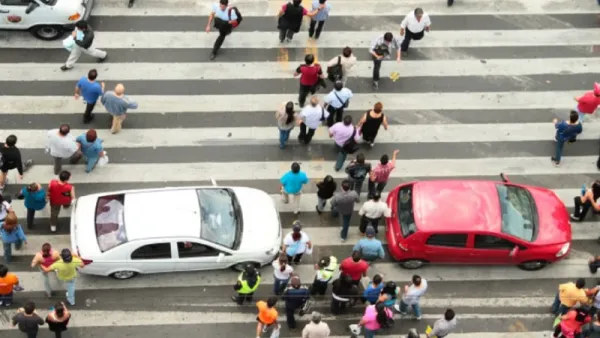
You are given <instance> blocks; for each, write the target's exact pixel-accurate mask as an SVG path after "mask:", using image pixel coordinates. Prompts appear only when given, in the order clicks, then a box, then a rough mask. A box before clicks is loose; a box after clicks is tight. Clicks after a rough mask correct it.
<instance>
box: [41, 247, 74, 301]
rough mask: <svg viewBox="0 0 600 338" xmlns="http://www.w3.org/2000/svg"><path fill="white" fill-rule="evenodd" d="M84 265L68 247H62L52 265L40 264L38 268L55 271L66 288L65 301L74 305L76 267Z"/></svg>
mask: <svg viewBox="0 0 600 338" xmlns="http://www.w3.org/2000/svg"><path fill="white" fill-rule="evenodd" d="M84 266H85V264H84V263H83V260H82V259H81V258H79V257H77V256H75V255H73V253H72V252H71V250H69V249H62V250H61V252H60V259H59V260H58V261H56V262H54V263H52V265H50V266H48V267H46V266H43V265H41V266H40V268H41V269H42V270H44V271H45V272H52V271H56V278H58V280H60V281H61V282H62V283H63V284H64V285H65V288H66V289H67V302H68V303H69V305H71V306H73V305H75V280H76V279H77V269H82V268H83V267H84Z"/></svg>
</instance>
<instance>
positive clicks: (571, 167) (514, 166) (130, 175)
mask: <svg viewBox="0 0 600 338" xmlns="http://www.w3.org/2000/svg"><path fill="white" fill-rule="evenodd" d="M109 156H110V153H109ZM398 158H399V159H398V160H397V161H396V169H395V170H394V171H393V172H392V173H391V177H393V178H403V177H419V178H421V179H426V178H428V177H456V178H460V177H465V176H470V177H477V176H497V175H498V174H500V173H501V172H504V173H505V174H507V175H509V176H510V175H574V174H590V173H592V172H594V171H595V170H596V168H595V163H596V160H597V156H578V157H569V156H565V157H564V160H563V161H562V163H561V166H560V167H558V168H557V167H554V166H553V165H551V163H550V159H549V158H547V157H545V156H544V157H503V158H478V159H455V160H449V159H437V160H430V159H427V160H426V159H423V160H402V154H399V155H398ZM299 162H300V165H301V168H302V170H303V171H305V172H306V174H307V175H308V178H309V179H310V180H312V182H311V183H309V184H314V182H315V180H319V179H322V178H323V177H325V176H326V175H332V176H333V177H334V178H337V179H343V178H345V177H346V174H345V173H344V172H342V171H340V172H334V171H333V167H334V162H329V161H324V162H320V161H312V162H311V161H307V162H302V161H299ZM372 162H375V161H372ZM290 165H291V162H222V163H219V162H201V163H148V164H110V163H109V164H108V165H107V166H104V167H101V168H96V169H95V170H94V171H93V172H92V173H90V174H85V175H84V174H83V170H84V166H83V165H68V164H67V165H64V168H65V169H66V170H70V171H71V172H72V173H73V177H72V178H71V182H72V183H74V184H78V183H117V182H164V183H165V185H168V182H172V181H177V182H197V181H202V180H208V179H209V178H210V177H212V178H214V179H216V180H217V182H218V181H224V180H227V181H232V180H233V181H245V180H279V178H280V177H281V176H282V175H283V174H285V173H286V172H288V171H289V170H290V169H289V168H290ZM51 168H52V166H50V165H37V166H33V167H32V168H31V169H30V170H29V171H28V172H27V174H26V175H25V181H26V182H32V181H33V182H43V183H45V182H47V181H48V180H49V178H50V177H52V175H51V173H52V169H51ZM80 173H82V174H80Z"/></svg>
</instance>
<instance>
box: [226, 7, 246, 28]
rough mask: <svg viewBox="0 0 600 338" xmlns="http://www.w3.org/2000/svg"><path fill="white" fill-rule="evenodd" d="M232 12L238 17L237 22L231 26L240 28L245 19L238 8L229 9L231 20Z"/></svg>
mask: <svg viewBox="0 0 600 338" xmlns="http://www.w3.org/2000/svg"><path fill="white" fill-rule="evenodd" d="M231 11H234V12H235V15H236V16H237V20H236V21H235V22H234V23H233V24H231V26H233V28H236V27H237V26H239V25H240V24H241V23H242V20H244V18H243V17H242V13H240V10H239V9H238V8H237V7H231V8H229V11H228V12H227V13H228V14H229V18H230V19H231Z"/></svg>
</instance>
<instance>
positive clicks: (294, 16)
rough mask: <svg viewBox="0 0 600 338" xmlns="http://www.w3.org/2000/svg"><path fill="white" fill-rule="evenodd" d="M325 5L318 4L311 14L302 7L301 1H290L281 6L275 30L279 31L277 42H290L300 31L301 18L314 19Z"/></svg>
mask: <svg viewBox="0 0 600 338" xmlns="http://www.w3.org/2000/svg"><path fill="white" fill-rule="evenodd" d="M324 8H325V5H322V4H320V5H319V6H317V8H316V9H314V10H313V11H312V12H308V10H307V9H306V8H304V7H302V0H292V1H291V2H288V3H286V4H284V5H283V6H281V9H280V10H279V14H278V18H279V20H278V22H277V29H278V30H279V42H281V43H283V41H286V42H291V41H292V38H293V37H294V34H296V33H298V32H299V31H300V27H301V26H302V18H304V16H308V17H311V18H312V17H314V16H315V15H317V13H319V11H320V10H322V9H324Z"/></svg>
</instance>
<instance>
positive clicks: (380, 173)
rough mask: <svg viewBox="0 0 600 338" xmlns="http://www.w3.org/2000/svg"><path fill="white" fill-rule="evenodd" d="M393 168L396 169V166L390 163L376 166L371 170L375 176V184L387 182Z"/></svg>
mask: <svg viewBox="0 0 600 338" xmlns="http://www.w3.org/2000/svg"><path fill="white" fill-rule="evenodd" d="M394 168H396V165H395V164H393V163H391V162H388V163H387V164H381V163H379V164H377V166H376V167H375V169H373V173H374V174H375V182H377V183H384V182H387V181H388V180H389V179H390V174H391V173H392V170H394Z"/></svg>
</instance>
